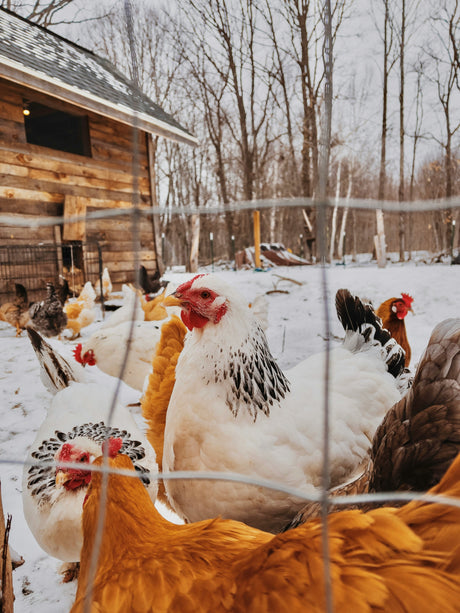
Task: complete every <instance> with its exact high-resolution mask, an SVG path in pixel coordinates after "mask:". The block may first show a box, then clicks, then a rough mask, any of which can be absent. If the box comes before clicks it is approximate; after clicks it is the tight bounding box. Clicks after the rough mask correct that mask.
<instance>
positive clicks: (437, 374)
mask: <svg viewBox="0 0 460 613" xmlns="http://www.w3.org/2000/svg"><path fill="white" fill-rule="evenodd" d="M459 451H460V319H458V318H457V319H446V320H445V321H443V322H441V323H440V324H438V325H437V326H436V327H435V329H434V330H433V333H432V334H431V337H430V340H429V343H428V346H427V348H426V350H425V353H424V355H423V357H422V359H421V360H420V362H419V365H418V368H417V372H416V374H415V377H414V382H413V385H412V387H411V389H410V390H409V391H408V392H407V394H406V395H405V396H404V397H403V398H401V400H400V401H399V402H398V403H396V404H395V405H394V406H393V407H392V408H391V409H390V410H389V411H388V412H387V414H386V415H385V417H384V418H383V421H382V423H381V424H380V426H379V427H378V428H377V430H376V433H375V435H374V438H373V441H372V447H371V450H370V458H369V462H368V463H367V466H366V469H365V471H364V472H363V473H362V474H360V475H359V476H358V478H357V479H356V480H353V481H351V482H350V483H348V484H346V485H344V486H342V487H338V488H336V489H335V490H334V491H333V492H332V494H333V495H334V496H341V495H345V494H361V493H365V492H392V491H410V490H415V491H419V492H420V491H426V490H428V489H429V488H430V487H432V486H434V485H436V484H437V483H438V482H439V481H440V479H441V477H442V476H443V475H444V473H445V472H446V470H447V469H448V467H449V466H450V464H451V462H452V461H453V460H454V458H455V457H456V456H457V454H458V453H459ZM341 508H343V505H341ZM319 511H320V509H319V506H318V505H316V504H308V505H306V508H305V509H304V510H303V511H302V512H301V513H300V514H299V515H298V516H297V517H296V519H295V520H294V521H293V522H292V523H291V526H296V525H298V524H299V523H302V522H303V521H306V520H307V519H310V518H311V517H313V516H315V515H316V514H318V513H319Z"/></svg>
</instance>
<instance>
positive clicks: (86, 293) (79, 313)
mask: <svg viewBox="0 0 460 613" xmlns="http://www.w3.org/2000/svg"><path fill="white" fill-rule="evenodd" d="M95 300H96V292H95V291H94V288H93V286H92V284H91V281H87V282H86V283H85V285H84V286H83V289H82V290H81V292H80V295H79V296H78V298H75V299H74V300H70V301H68V302H66V303H65V305H64V312H65V313H66V315H67V326H66V327H67V328H69V329H70V330H72V332H73V336H72V339H74V338H78V337H79V336H80V331H81V329H82V328H85V327H86V326H89V325H90V324H92V323H93V321H94V320H95V319H96V311H95V308H94V305H95Z"/></svg>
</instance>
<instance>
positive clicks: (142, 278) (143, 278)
mask: <svg viewBox="0 0 460 613" xmlns="http://www.w3.org/2000/svg"><path fill="white" fill-rule="evenodd" d="M139 282H140V285H141V287H142V291H143V292H144V294H146V295H149V294H157V293H158V292H159V291H160V290H161V289H163V288H165V287H166V286H167V285H168V282H167V281H164V280H162V279H161V275H160V272H159V271H158V270H156V271H155V272H154V273H153V275H149V273H148V272H147V269H146V267H145V266H144V265H143V264H141V266H140V267H139Z"/></svg>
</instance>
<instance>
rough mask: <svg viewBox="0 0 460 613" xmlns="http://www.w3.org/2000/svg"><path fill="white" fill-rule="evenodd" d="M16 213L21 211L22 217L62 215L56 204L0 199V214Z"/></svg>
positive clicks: (59, 207) (40, 201)
mask: <svg viewBox="0 0 460 613" xmlns="http://www.w3.org/2000/svg"><path fill="white" fill-rule="evenodd" d="M16 211H21V213H22V214H23V215H35V216H37V215H40V216H44V217H48V216H53V217H55V216H57V215H61V214H62V206H61V205H60V204H59V203H56V202H44V201H43V200H35V201H34V200H17V199H11V198H0V213H15V212H16Z"/></svg>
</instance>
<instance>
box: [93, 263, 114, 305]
mask: <svg viewBox="0 0 460 613" xmlns="http://www.w3.org/2000/svg"><path fill="white" fill-rule="evenodd" d="M101 281H102V297H103V298H104V300H108V299H109V298H110V294H111V293H112V280H111V278H110V273H109V269H108V268H107V266H106V267H105V268H104V270H103V271H102V277H101ZM100 286H101V284H100V282H99V281H98V282H97V283H96V294H97V296H98V297H99V298H100V296H101V287H100Z"/></svg>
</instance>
